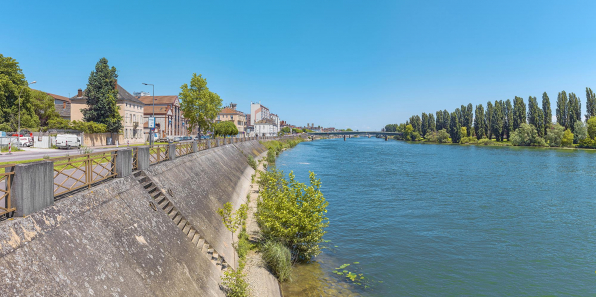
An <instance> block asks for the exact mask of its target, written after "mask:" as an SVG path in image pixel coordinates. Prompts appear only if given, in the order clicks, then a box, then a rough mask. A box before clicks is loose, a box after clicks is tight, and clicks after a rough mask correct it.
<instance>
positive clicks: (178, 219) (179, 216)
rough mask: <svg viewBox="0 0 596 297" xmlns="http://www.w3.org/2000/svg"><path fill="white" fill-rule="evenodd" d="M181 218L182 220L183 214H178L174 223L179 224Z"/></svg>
mask: <svg viewBox="0 0 596 297" xmlns="http://www.w3.org/2000/svg"><path fill="white" fill-rule="evenodd" d="M181 220H182V215H181V214H177V215H176V216H175V217H174V220H173V221H174V224H176V225H178V223H180V221H181Z"/></svg>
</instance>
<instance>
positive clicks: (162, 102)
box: [137, 95, 188, 138]
mask: <svg viewBox="0 0 596 297" xmlns="http://www.w3.org/2000/svg"><path fill="white" fill-rule="evenodd" d="M137 98H138V99H139V100H140V101H141V102H143V103H144V104H145V109H144V111H143V116H144V117H143V128H144V130H145V132H146V133H147V135H148V134H149V117H151V116H152V115H153V113H154V112H155V128H156V130H155V132H159V133H158V135H159V137H160V138H171V137H176V136H186V135H188V131H187V127H188V120H186V119H184V117H183V116H182V110H181V109H180V100H178V96H175V95H171V96H155V102H154V101H153V96H142V97H137ZM154 103H155V110H154V108H153V106H154Z"/></svg>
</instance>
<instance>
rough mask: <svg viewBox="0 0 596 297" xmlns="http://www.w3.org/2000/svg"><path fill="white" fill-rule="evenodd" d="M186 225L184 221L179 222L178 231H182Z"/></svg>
mask: <svg viewBox="0 0 596 297" xmlns="http://www.w3.org/2000/svg"><path fill="white" fill-rule="evenodd" d="M186 223H187V222H186V220H185V219H182V220H180V223H178V229H180V230H182V229H184V226H186Z"/></svg>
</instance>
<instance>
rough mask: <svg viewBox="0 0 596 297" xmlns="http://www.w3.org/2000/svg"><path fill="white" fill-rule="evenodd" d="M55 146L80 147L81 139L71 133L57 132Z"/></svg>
mask: <svg viewBox="0 0 596 297" xmlns="http://www.w3.org/2000/svg"><path fill="white" fill-rule="evenodd" d="M56 147H57V148H65V149H70V148H71V147H76V148H80V147H81V139H79V137H78V136H76V135H72V134H58V135H56Z"/></svg>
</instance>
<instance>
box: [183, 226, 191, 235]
mask: <svg viewBox="0 0 596 297" xmlns="http://www.w3.org/2000/svg"><path fill="white" fill-rule="evenodd" d="M190 228H191V226H190V224H186V226H184V228H183V229H182V233H184V235H188V232H190Z"/></svg>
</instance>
